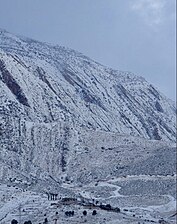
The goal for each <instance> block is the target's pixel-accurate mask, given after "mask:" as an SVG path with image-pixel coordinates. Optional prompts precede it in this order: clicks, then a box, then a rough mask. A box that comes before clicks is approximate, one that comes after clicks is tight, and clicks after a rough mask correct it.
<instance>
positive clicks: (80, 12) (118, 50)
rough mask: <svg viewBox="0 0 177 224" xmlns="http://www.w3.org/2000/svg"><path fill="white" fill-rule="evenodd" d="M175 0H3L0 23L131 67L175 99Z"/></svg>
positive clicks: (115, 64)
mask: <svg viewBox="0 0 177 224" xmlns="http://www.w3.org/2000/svg"><path fill="white" fill-rule="evenodd" d="M175 1H176V0H0V28H3V29H6V30H7V31H9V32H12V33H15V34H20V35H23V36H27V37H31V38H34V39H37V40H41V41H45V42H50V43H56V44H59V45H63V46H67V47H70V48H73V49H75V50H78V51H80V52H82V53H84V54H85V55H87V56H89V57H91V58H92V59H94V60H96V61H98V62H100V63H102V64H104V65H107V66H109V67H112V68H114V69H118V70H125V71H131V72H134V73H135V74H138V75H141V76H143V77H145V78H146V80H148V81H149V82H151V83H152V84H154V85H155V86H156V87H158V89H160V91H161V92H163V93H164V94H165V95H166V96H167V97H169V98H171V99H173V100H175V83H176V82H175V76H176V75H175V74H176V73H175V67H176V66H175V61H176V60H175V48H176V47H175V32H176V31H175V21H176V18H175V16H176V15H175V13H176V12H175V8H176V7H175Z"/></svg>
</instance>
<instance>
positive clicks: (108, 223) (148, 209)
mask: <svg viewBox="0 0 177 224" xmlns="http://www.w3.org/2000/svg"><path fill="white" fill-rule="evenodd" d="M175 186H176V176H170V175H169V176H148V175H141V176H126V177H119V178H111V179H109V178H107V179H105V180H97V181H96V182H94V183H91V184H88V185H83V186H76V185H74V184H69V183H63V185H62V187H63V188H64V189H69V190H70V191H71V192H73V194H74V195H76V198H79V197H81V198H84V199H86V200H87V201H90V202H91V203H93V204H94V203H95V201H97V203H98V205H99V204H103V205H104V204H110V205H111V206H112V207H114V208H115V207H118V208H120V212H113V211H106V210H103V209H101V208H100V207H99V206H86V204H81V203H79V202H74V203H72V202H71V203H68V204H66V203H63V202H62V201H61V198H58V200H55V201H51V200H48V198H47V195H46V194H43V193H39V192H33V191H30V190H29V189H22V188H20V187H16V186H15V185H14V186H13V185H5V184H1V185H0V223H1V224H8V223H9V224H10V222H11V220H12V219H16V220H18V221H19V223H21V224H23V223H24V222H25V221H28V220H31V221H32V223H35V224H39V223H43V222H44V219H45V218H47V219H48V221H49V222H48V223H55V218H57V219H58V222H57V223H62V224H64V223H73V224H74V223H77V224H78V223H85V222H86V223H89V224H93V223H99V224H103V223H105V224H119V223H120V224H130V223H132V224H138V223H139V224H143V223H144V224H145V223H159V220H162V219H163V220H164V222H161V223H169V224H174V223H176V222H175V220H176V216H173V215H174V214H175V212H176V199H175V198H176V196H175V194H176V187H175ZM61 197H64V196H63V195H61ZM84 210H86V211H87V216H83V211H84ZM93 210H96V212H97V214H96V215H95V216H94V215H92V212H93ZM66 211H74V216H72V217H68V216H66V214H65V212H66ZM56 212H58V214H56ZM165 221H166V222H165Z"/></svg>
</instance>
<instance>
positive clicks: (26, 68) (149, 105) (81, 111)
mask: <svg viewBox="0 0 177 224" xmlns="http://www.w3.org/2000/svg"><path fill="white" fill-rule="evenodd" d="M0 97H1V102H0V111H1V112H0V114H1V116H3V117H5V118H6V120H7V117H8V118H9V119H10V121H9V122H10V123H11V124H13V123H14V122H15V120H18V119H19V122H21V123H23V124H24V125H26V124H27V123H28V124H31V125H32V124H33V123H34V122H38V123H44V124H45V125H47V124H48V125H49V124H50V125H51V124H54V123H60V125H64V124H65V125H66V123H67V125H69V126H72V125H75V126H77V127H79V126H82V127H86V128H89V129H94V130H104V131H112V132H118V133H125V134H130V135H132V136H140V137H144V138H147V139H156V140H165V141H174V140H175V106H174V104H173V103H172V102H171V101H170V100H168V99H167V98H166V97H165V96H163V95H162V94H161V93H160V92H159V91H158V90H157V89H156V88H155V87H153V85H151V84H149V83H148V82H146V80H145V79H144V78H142V77H139V76H136V75H134V74H132V73H130V72H122V71H115V70H113V69H110V68H107V67H105V66H103V65H100V64H99V63H97V62H95V61H93V60H91V59H89V58H88V57H86V56H84V55H82V54H81V53H78V52H76V51H74V50H71V49H67V48H65V47H60V46H53V45H50V44H46V43H41V42H38V41H35V40H31V39H27V38H22V37H18V36H15V35H12V34H10V33H8V32H6V31H4V30H1V31H0ZM15 123H16V122H15ZM71 124H72V125H71ZM2 125H3V124H2ZM22 126H23V125H22V124H21V128H22ZM19 129H20V125H19ZM20 130H21V129H20Z"/></svg>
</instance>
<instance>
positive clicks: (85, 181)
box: [0, 30, 176, 224]
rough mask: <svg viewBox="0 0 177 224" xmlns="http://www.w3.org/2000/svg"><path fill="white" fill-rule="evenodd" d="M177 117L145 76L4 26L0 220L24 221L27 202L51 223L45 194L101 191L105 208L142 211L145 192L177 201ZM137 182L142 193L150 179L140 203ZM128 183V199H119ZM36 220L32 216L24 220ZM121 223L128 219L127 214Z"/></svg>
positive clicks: (0, 53) (0, 65) (0, 72)
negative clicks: (109, 205)
mask: <svg viewBox="0 0 177 224" xmlns="http://www.w3.org/2000/svg"><path fill="white" fill-rule="evenodd" d="M175 116H176V109H175V106H174V103H173V102H172V101H171V100H169V99H167V98H166V97H165V96H163V95H162V94H161V93H160V92H159V91H158V90H157V89H156V88H155V87H154V86H153V85H151V84H149V83H148V82H147V81H146V80H145V79H144V78H142V77H139V76H136V75H134V74H132V73H130V72H122V71H116V70H113V69H111V68H107V67H105V66H103V65H101V64H99V63H97V62H95V61H93V60H91V59H90V58H88V57H86V56H84V55H83V54H81V53H78V52H76V51H74V50H71V49H68V48H65V47H60V46H55V45H51V44H46V43H41V42H38V41H35V40H31V39H28V38H24V37H19V36H15V35H12V34H10V33H8V32H6V31H4V30H0V192H2V193H1V197H0V199H1V200H0V201H2V202H1V203H0V222H1V221H2V220H3V221H4V222H3V223H7V220H8V221H9V220H12V218H14V214H15V217H18V214H17V213H18V206H21V204H23V206H24V207H25V206H27V208H25V209H28V207H29V206H30V207H33V209H34V211H33V212H32V213H31V214H33V215H32V216H33V218H35V223H37V221H38V222H39V221H40V222H41V220H42V218H43V216H42V215H39V212H38V211H41V213H40V214H43V212H45V213H46V211H48V213H49V214H48V215H49V216H50V217H51V216H52V213H51V211H50V209H49V208H50V206H51V205H50V201H49V202H48V201H47V198H46V197H45V195H43V194H40V193H41V192H42V193H44V192H57V193H58V192H60V194H61V195H67V196H68V195H69V196H73V195H74V197H75V196H78V192H79V195H80V194H81V195H82V196H87V197H88V195H91V197H95V196H94V194H95V193H94V191H93V189H94V190H95V189H96V191H98V192H100V194H101V196H99V199H100V200H102V201H103V203H104V202H105V203H106V202H109V203H112V204H116V203H117V198H118V199H119V200H118V201H119V203H120V205H121V206H123V207H124V206H125V205H126V206H132V205H134V206H135V207H137V206H140V205H139V204H138V203H140V204H141V201H142V197H144V199H143V200H144V203H145V205H144V206H145V207H146V205H149V200H150V199H148V197H146V196H147V192H146V190H147V189H148V190H149V189H150V193H148V195H149V197H150V198H152V195H153V197H154V195H155V194H156V193H157V194H158V192H157V189H160V190H159V192H160V193H159V194H160V197H159V195H157V197H155V199H154V201H156V202H157V204H158V203H160V205H161V204H162V205H163V204H165V203H173V204H174V199H173V198H172V199H171V201H168V200H167V192H166V189H168V190H169V192H170V193H169V194H170V195H174V191H175V189H174V183H175V181H174V178H175V176H174V174H175V171H176V167H175V158H176V157H175V149H174V147H173V144H174V142H175ZM159 178H160V179H159ZM110 181H112V182H110ZM116 181H119V183H118V182H116ZM122 181H123V182H122ZM132 181H135V182H136V181H138V186H139V190H141V189H142V187H141V184H142V186H144V184H146V182H147V187H145V190H144V191H142V192H143V193H142V192H140V193H142V195H143V196H142V195H141V197H139V196H137V195H136V196H135V198H134V199H131V197H134V191H135V189H136V187H137V184H136V183H135V186H134V185H133V184H134V182H133V183H132ZM148 181H149V182H148ZM159 181H160V182H159ZM98 182H99V184H100V185H99V184H98ZM124 182H125V187H123V188H122V189H123V190H122V191H126V190H127V189H129V191H130V192H128V193H127V192H126V193H124V194H125V195H126V194H128V198H126V197H122V196H121V197H119V196H120V195H119V193H118V190H119V187H118V186H119V185H121V186H123V185H124ZM161 182H162V183H161ZM2 183H3V184H5V185H3V184H2ZM116 183H118V186H117V185H116ZM159 183H160V187H159ZM6 184H7V185H6ZM90 184H91V185H90ZM92 185H93V186H92ZM129 185H130V186H129ZM83 186H84V187H83ZM97 186H98V187H97ZM110 186H111V187H110ZM126 186H129V187H126ZM149 186H155V187H153V188H151V187H150V188H149ZM13 187H16V188H15V189H16V191H17V192H16V193H14V192H15V189H13ZM104 187H105V188H106V190H103V189H102V188H104ZM115 187H116V188H115ZM7 188H9V189H7ZM114 188H115V189H118V190H114ZM24 189H25V190H26V193H24ZM113 190H114V191H113ZM131 190H132V192H133V195H132V196H130V195H129V194H131ZM151 190H152V192H151ZM11 191H12V192H11ZM18 191H20V192H21V193H20V194H19V192H18ZM87 191H88V192H87ZM112 191H113V193H112ZM9 192H11V193H9ZM34 192H35V193H34ZM115 192H116V193H115ZM24 194H25V195H27V196H25V197H24ZM38 194H39V195H38ZM107 194H110V196H109V197H107V196H106V195H107ZM3 195H6V198H4V197H3ZM19 195H20V196H19ZM36 195H38V196H36ZM161 195H163V197H164V199H163V200H162V198H161ZM164 195H165V196H164ZM11 197H12V198H11ZM36 197H37V203H38V204H40V205H36V206H37V209H36V208H35V206H34V200H33V202H31V200H32V198H36ZM169 197H170V196H169ZM39 198H40V200H41V203H40V200H39ZM124 199H126V200H127V201H126V200H125V201H126V202H124ZM129 199H130V201H129ZM135 199H136V200H140V202H139V201H136V200H135ZM25 200H26V201H25ZM35 200H36V199H35ZM121 200H123V201H122V202H121ZM131 200H134V201H133V202H131ZM158 200H161V201H160V202H159V201H158ZM154 201H153V200H152V205H154ZM31 203H32V204H31ZM121 203H122V204H121ZM131 203H132V204H131ZM136 203H137V204H136ZM146 203H147V204H146ZM46 205H47V206H48V207H46ZM165 205H166V204H165ZM40 206H41V207H40ZM168 206H169V207H170V206H171V204H169V205H168ZM173 208H174V206H172V209H171V210H172V211H173ZM14 209H16V210H14ZM25 209H24V211H25ZM57 209H58V208H57ZM75 209H76V210H77V208H75ZM158 209H159V207H158V208H157V210H158ZM165 209H166V207H165ZM53 210H55V209H53ZM53 210H52V212H53ZM171 210H170V211H171ZM14 211H15V213H14ZM36 211H37V213H38V215H39V217H38V215H37V214H36ZM165 211H166V210H165ZM59 212H60V213H61V216H62V215H63V214H62V210H61V211H59ZM146 212H147V211H146ZM156 212H157V211H156ZM124 213H125V212H124ZM124 213H123V215H124ZM138 213H139V211H138ZM142 214H144V210H142ZM153 214H154V213H153ZM155 214H156V213H155ZM32 216H30V213H29V214H28V212H26V213H25V216H24V219H25V218H30V219H31V217H32ZM129 216H130V214H128V220H129V218H130V217H129ZM78 217H79V216H78ZM142 217H143V216H142ZM152 217H153V215H152ZM51 219H52V218H51ZM78 219H79V218H78ZM113 219H115V220H117V217H116V218H114V217H113ZM118 219H119V218H118ZM63 220H64V221H63V222H61V223H68V222H67V221H66V217H63ZM142 220H143V221H144V217H143V218H142ZM79 222H80V221H78V222H77V223H79ZM89 223H96V222H95V221H93V220H91V221H90V222H89ZM98 223H105V222H104V221H103V222H98ZM115 223H117V221H116V222H115ZM120 223H121V224H122V223H129V222H124V217H123V218H121V220H120ZM132 223H133V222H132ZM136 223H137V222H136Z"/></svg>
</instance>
